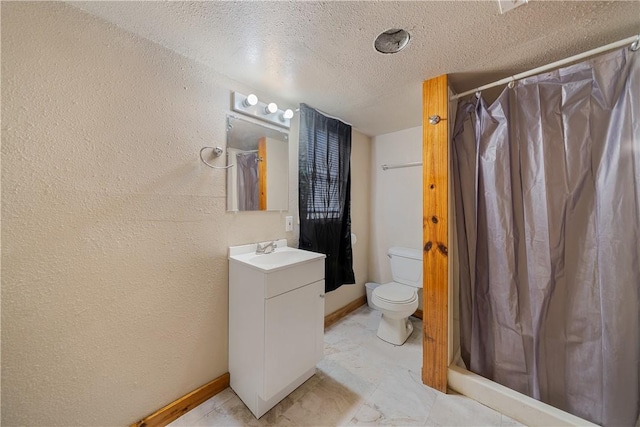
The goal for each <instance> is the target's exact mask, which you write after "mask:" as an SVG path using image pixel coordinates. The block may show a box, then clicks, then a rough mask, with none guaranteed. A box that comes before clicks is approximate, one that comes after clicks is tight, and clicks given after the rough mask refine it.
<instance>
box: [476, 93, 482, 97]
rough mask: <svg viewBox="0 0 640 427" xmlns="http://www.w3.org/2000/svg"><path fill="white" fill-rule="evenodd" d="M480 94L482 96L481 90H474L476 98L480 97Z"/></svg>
mask: <svg viewBox="0 0 640 427" xmlns="http://www.w3.org/2000/svg"><path fill="white" fill-rule="evenodd" d="M481 96H482V92H480V91H477V92H476V99H480V97H481Z"/></svg>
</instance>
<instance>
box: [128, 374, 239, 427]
mask: <svg viewBox="0 0 640 427" xmlns="http://www.w3.org/2000/svg"><path fill="white" fill-rule="evenodd" d="M229 378H230V377H229V373H228V372H227V373H226V374H224V375H222V376H220V377H218V378H216V379H214V380H213V381H211V382H209V383H207V384H205V385H203V386H202V387H200V388H198V389H196V390H194V391H192V392H191V393H188V394H185V395H184V396H182V397H181V398H179V399H178V400H176V401H174V402H172V403H170V404H168V405H167V406H165V407H164V408H161V409H158V410H157V411H156V412H154V413H153V414H151V415H149V416H147V417H145V418H143V419H141V420H140V421H138V422H135V423H133V424H131V426H130V427H163V426H166V425H167V424H169V423H170V422H171V421H173V420H175V419H177V418H179V417H181V416H182V415H184V414H186V413H187V412H189V411H190V410H192V409H193V408H195V407H196V406H198V405H200V404H201V403H203V402H205V401H207V400H209V399H210V398H212V397H213V396H215V395H216V394H218V393H220V392H221V391H222V390H224V389H225V388H227V387H229Z"/></svg>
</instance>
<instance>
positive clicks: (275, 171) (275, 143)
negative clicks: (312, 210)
mask: <svg viewBox="0 0 640 427" xmlns="http://www.w3.org/2000/svg"><path fill="white" fill-rule="evenodd" d="M266 139H267V150H266V151H267V209H274V207H278V206H287V195H288V192H285V191H282V189H285V188H286V189H288V188H289V171H288V170H287V169H285V168H283V167H282V165H287V164H289V162H288V158H289V153H288V152H287V147H288V146H289V143H288V142H285V141H279V140H277V139H272V138H266Z"/></svg>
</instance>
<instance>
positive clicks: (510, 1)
mask: <svg viewBox="0 0 640 427" xmlns="http://www.w3.org/2000/svg"><path fill="white" fill-rule="evenodd" d="M527 2H528V0H498V5H499V6H500V13H506V12H509V11H510V10H512V9H515V8H516V7H520V6H523V5H525V4H527Z"/></svg>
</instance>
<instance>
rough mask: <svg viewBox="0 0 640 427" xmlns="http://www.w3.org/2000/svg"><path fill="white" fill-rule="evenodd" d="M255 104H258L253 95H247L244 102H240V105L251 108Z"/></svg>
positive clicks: (256, 98)
mask: <svg viewBox="0 0 640 427" xmlns="http://www.w3.org/2000/svg"><path fill="white" fill-rule="evenodd" d="M256 104H258V97H257V96H255V95H254V94H253V93H250V94H249V95H247V97H246V98H245V99H244V101H242V105H244V106H245V107H253V106H254V105H256Z"/></svg>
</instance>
